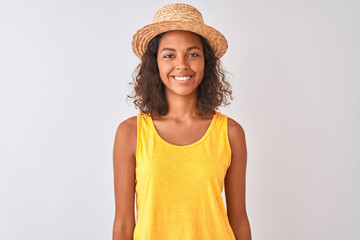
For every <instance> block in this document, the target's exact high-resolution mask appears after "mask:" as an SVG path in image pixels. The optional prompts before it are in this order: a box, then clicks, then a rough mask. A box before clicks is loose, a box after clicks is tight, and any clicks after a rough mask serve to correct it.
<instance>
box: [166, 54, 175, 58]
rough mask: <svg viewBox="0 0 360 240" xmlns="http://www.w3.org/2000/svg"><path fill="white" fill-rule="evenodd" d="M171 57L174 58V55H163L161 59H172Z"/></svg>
mask: <svg viewBox="0 0 360 240" xmlns="http://www.w3.org/2000/svg"><path fill="white" fill-rule="evenodd" d="M172 57H174V55H172V54H166V55H164V57H163V58H172Z"/></svg>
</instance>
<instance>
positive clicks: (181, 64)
mask: <svg viewBox="0 0 360 240" xmlns="http://www.w3.org/2000/svg"><path fill="white" fill-rule="evenodd" d="M187 69H189V64H188V62H187V60H186V58H185V59H184V58H179V60H178V62H177V64H176V70H187Z"/></svg>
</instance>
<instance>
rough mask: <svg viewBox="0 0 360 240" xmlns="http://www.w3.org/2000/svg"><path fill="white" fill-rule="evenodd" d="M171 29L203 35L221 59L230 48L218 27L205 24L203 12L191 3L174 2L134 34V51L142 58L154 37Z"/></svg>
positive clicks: (163, 8)
mask: <svg viewBox="0 0 360 240" xmlns="http://www.w3.org/2000/svg"><path fill="white" fill-rule="evenodd" d="M171 30H185V31H190V32H194V33H197V34H199V35H201V36H202V37H204V38H205V39H206V40H207V41H208V42H209V44H210V46H211V47H212V49H213V51H214V53H215V57H217V58H219V59H220V58H221V57H222V56H223V55H224V54H225V52H226V50H227V48H228V44H227V41H226V39H225V37H224V36H223V35H222V34H221V33H220V32H219V31H217V30H216V29H214V28H212V27H210V26H208V25H205V24H204V20H203V17H202V15H201V13H200V12H199V11H198V10H197V9H196V8H194V7H193V6H191V5H189V4H184V3H174V4H169V5H166V6H164V7H162V8H160V9H159V10H158V11H157V12H156V13H155V15H154V18H153V21H152V23H151V24H149V25H146V26H144V27H142V28H141V29H139V30H138V31H137V32H136V33H135V34H134V36H133V39H132V42H131V45H132V50H133V52H134V53H135V55H136V56H137V57H138V58H140V59H141V57H142V55H143V54H144V52H145V50H146V47H147V45H148V43H149V41H150V40H151V39H152V38H154V37H155V36H156V35H158V34H160V33H163V32H167V31H171Z"/></svg>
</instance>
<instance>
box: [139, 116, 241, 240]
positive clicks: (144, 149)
mask: <svg viewBox="0 0 360 240" xmlns="http://www.w3.org/2000/svg"><path fill="white" fill-rule="evenodd" d="M227 128H228V126H227V116H226V115H225V114H222V113H220V112H218V111H216V114H214V115H213V117H212V120H211V123H210V125H209V127H208V129H207V131H206V133H205V134H204V135H203V137H202V138H201V139H200V140H198V141H196V142H194V143H192V144H189V145H184V146H180V145H174V144H171V143H169V142H167V141H165V140H164V139H163V138H162V137H161V136H160V135H159V134H158V132H157V130H156V128H155V125H154V122H153V119H152V118H151V117H150V116H149V115H147V114H145V113H139V114H138V115H137V147H136V169H135V173H136V182H135V192H136V209H137V214H136V225H135V228H134V233H133V239H134V240H235V235H234V233H233V230H232V228H231V226H230V223H229V220H228V217H227V213H226V209H225V205H224V201H223V198H222V195H221V193H222V190H223V185H224V178H225V175H226V172H227V169H228V168H229V166H230V163H231V149H230V143H229V139H228V130H227Z"/></svg>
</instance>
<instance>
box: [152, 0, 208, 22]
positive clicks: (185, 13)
mask: <svg viewBox="0 0 360 240" xmlns="http://www.w3.org/2000/svg"><path fill="white" fill-rule="evenodd" d="M164 21H194V22H199V23H204V19H203V17H202V15H201V13H200V12H199V11H198V10H197V9H196V8H194V7H193V6H191V5H188V4H184V3H174V4H169V5H166V6H164V7H162V8H160V9H159V10H158V11H157V12H156V13H155V15H154V18H153V23H158V22H164Z"/></svg>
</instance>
